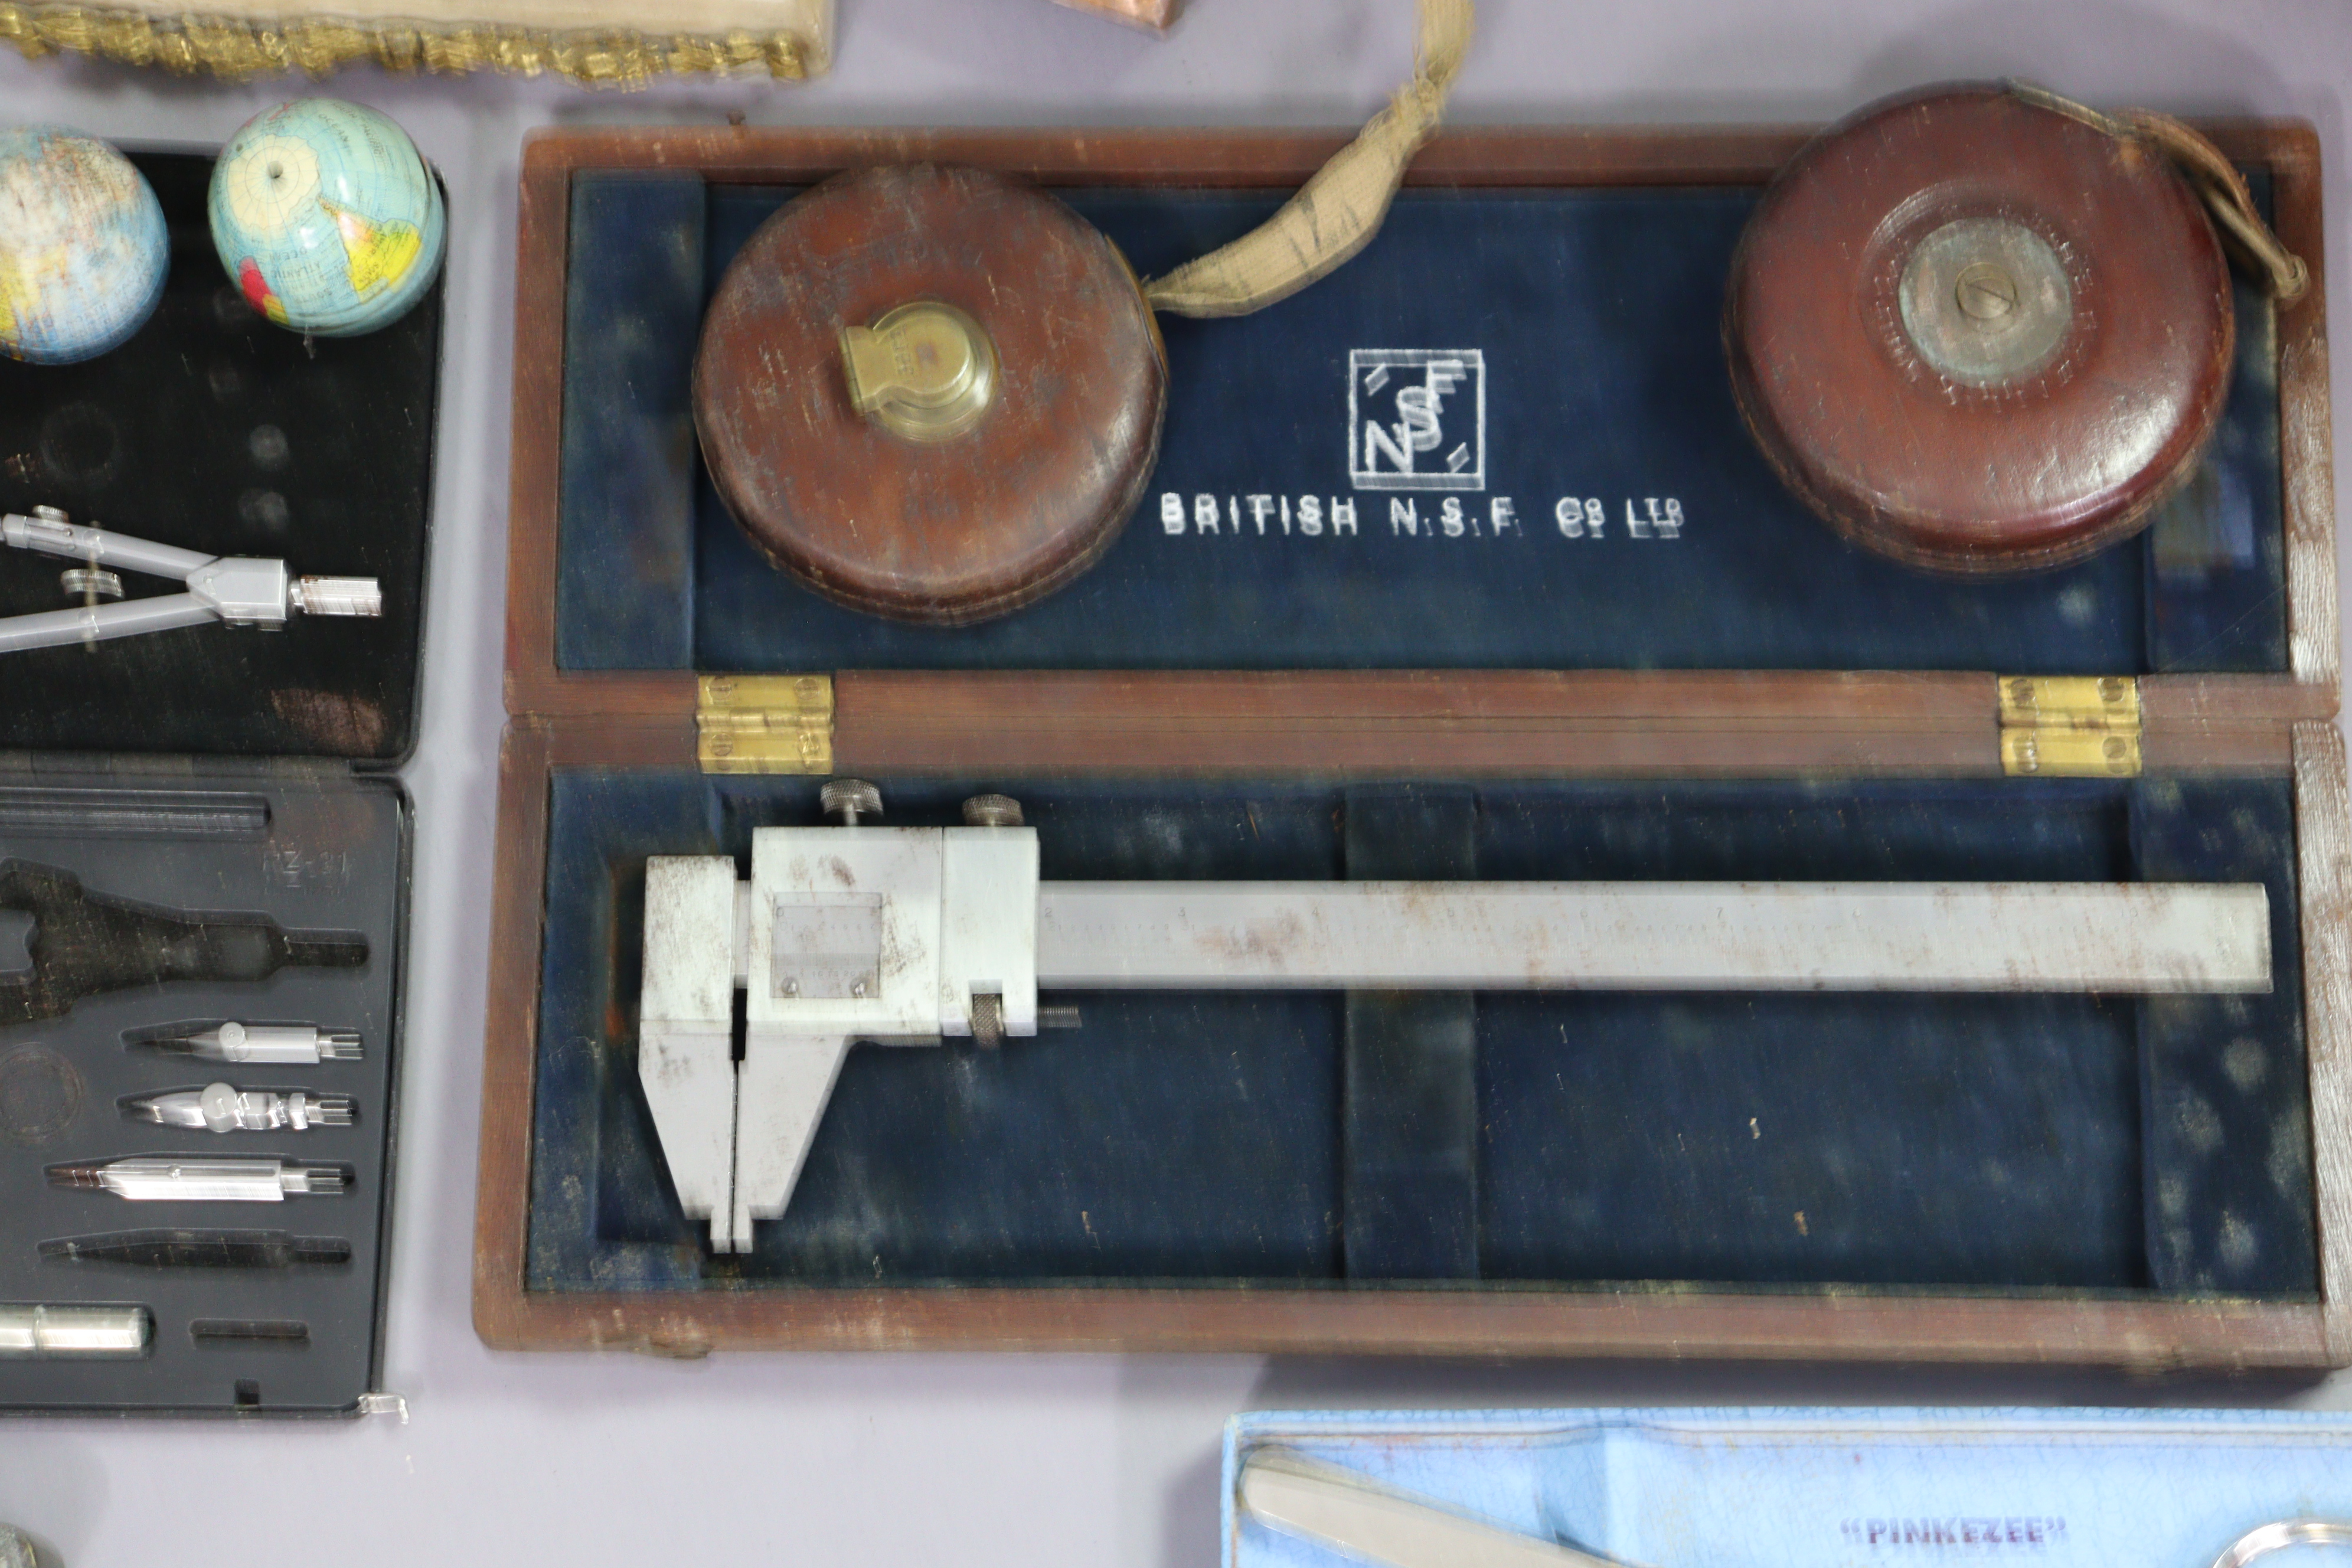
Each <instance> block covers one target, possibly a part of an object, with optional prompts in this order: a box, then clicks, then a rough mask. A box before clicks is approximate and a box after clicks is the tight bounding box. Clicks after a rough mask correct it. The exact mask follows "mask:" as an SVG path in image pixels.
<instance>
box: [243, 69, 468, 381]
mask: <svg viewBox="0 0 2352 1568" xmlns="http://www.w3.org/2000/svg"><path fill="white" fill-rule="evenodd" d="M210 206H211V212H212V226H213V245H214V247H215V248H216V249H217V250H218V251H219V252H220V258H221V265H222V266H223V267H226V268H228V274H229V277H230V278H232V279H235V280H236V286H237V288H238V289H239V290H240V291H241V292H243V294H244V295H245V297H246V300H247V302H248V303H250V304H251V305H252V306H253V308H254V309H255V310H258V311H260V312H261V313H262V314H263V315H265V316H267V317H268V318H269V319H270V320H271V321H275V322H277V323H278V325H279V326H281V327H286V328H289V329H291V330H292V331H298V332H302V333H306V334H314V335H316V336H319V337H327V338H348V337H356V336H358V335H359V334H360V333H362V332H373V331H376V330H377V329H378V328H380V327H388V326H390V325H391V324H392V323H393V322H394V321H398V320H399V319H400V318H401V317H403V316H404V315H406V314H407V313H408V310H409V308H410V307H411V306H413V305H415V303H416V301H417V300H420V299H422V298H423V297H424V294H425V289H429V288H431V287H432V285H433V278H434V274H435V273H436V272H437V271H439V270H440V267H441V250H442V245H443V241H444V239H445V238H446V234H447V231H448V220H447V217H446V214H445V212H444V210H443V207H442V203H441V186H440V184H439V183H438V182H436V180H435V179H434V177H433V172H432V170H430V169H428V168H426V167H425V160H424V158H423V157H421V156H419V155H418V153H417V151H416V145H415V143H414V142H411V141H409V139H408V133H407V132H404V131H403V130H401V128H400V127H399V126H397V125H395V124H394V123H393V122H392V121H390V120H389V119H387V118H385V117H384V116H383V115H381V114H379V113H377V112H376V111H375V110H373V109H365V108H362V107H361V106H360V105H358V104H356V103H342V102H340V101H338V100H334V99H331V98H302V99H297V100H294V101H293V102H291V103H285V104H280V105H279V106H278V107H277V108H276V109H273V110H268V112H267V113H264V114H261V115H259V116H257V117H256V118H255V119H253V120H251V121H247V124H246V126H245V128H244V129H243V130H241V131H239V132H237V133H236V135H235V136H233V137H231V138H229V143H228V145H227V146H226V147H224V148H222V149H221V155H220V161H219V162H218V163H215V164H214V166H213V184H212V196H211V202H210Z"/></svg>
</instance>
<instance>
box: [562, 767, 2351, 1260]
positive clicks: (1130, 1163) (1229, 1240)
mask: <svg viewBox="0 0 2352 1568" xmlns="http://www.w3.org/2000/svg"><path fill="white" fill-rule="evenodd" d="M985 784H986V787H992V788H1007V789H1010V790H1011V791H1012V793H1013V794H1015V795H1017V796H1018V797H1020V798H1021V799H1022V800H1023V802H1024V806H1025V807H1026V810H1027V815H1028V818H1029V820H1030V821H1031V822H1032V823H1033V824H1034V825H1036V826H1037V827H1038V828H1039V832H1040V837H1041V842H1042V846H1043V860H1044V871H1045V876H1047V877H1048V878H1050V879H1115V878H1336V877H1341V876H1345V875H1348V874H1349V872H1350V870H1351V869H1354V870H1356V872H1357V874H1364V871H1363V868H1351V866H1350V864H1349V837H1348V831H1347V829H1348V823H1349V817H1350V813H1351V812H1353V813H1359V814H1360V813H1364V812H1380V813H1384V814H1388V815H1390V816H1393V815H1394V814H1395V813H1396V812H1397V811H1398V810H1400V809H1402V808H1401V807H1400V805H1399V804H1398V802H1397V800H1396V798H1395V797H1396V795H1397V791H1398V789H1399V786H1392V785H1391V786H1381V789H1380V790H1378V791H1353V792H1351V791H1350V790H1349V789H1347V788H1344V787H1339V786H1329V785H1324V784H1311V783H1310V784H1186V785H1183V786H1176V785H1168V784H1129V783H1117V782H1101V783H1089V782H1072V781H1067V780H1062V781H1051V782H1047V781H1039V782H1034V783H1025V782H1024V781H1018V780H990V781H985ZM884 787H885V791H886V795H887V797H888V799H889V802H890V805H891V812H892V816H891V820H893V821H897V822H902V823H917V824H919V823H935V822H947V821H952V820H954V819H955V805H956V803H957V802H958V801H959V800H961V798H962V796H963V795H966V794H969V793H971V792H972V790H973V789H974V788H976V787H980V786H979V785H977V784H965V783H940V782H937V781H909V782H902V783H896V784H893V783H889V782H887V781H885V785H884ZM1432 793H1433V795H1434V796H1436V797H1438V798H1437V806H1438V809H1439V811H1440V813H1441V815H1443V814H1445V813H1452V812H1454V811H1455V810H1456V809H1457V807H1461V808H1464V809H1466V810H1467V812H1468V813H1469V815H1470V816H1471V819H1472V820H1471V821H1470V824H1469V827H1468V845H1469V854H1468V856H1467V858H1466V860H1464V861H1463V863H1462V869H1463V873H1464V874H1475V875H1476V876H1479V877H1486V878H1494V879H1528V878H1627V879H1661V878H1704V879H1713V878H1735V879H1761V878H1799V879H1933V878H1965V879H2092V880H2108V879H2122V880H2132V879H2189V880H2258V881H2261V882H2263V883H2264V884H2266V885H2267V887H2268V889H2269V890H2270V897H2271V904H2272V910H2273V962H2274V965H2275V973H2276V979H2277V984H2276V987H2275V989H2274V990H2273V993H2272V994H2270V995H2268V996H2259V997H2243V998H2221V999H2212V998H2185V999H2178V1000H2174V1001H2168V1002H2163V1003H2136V1002H2133V1001H2130V1000H2124V999H2108V998H2096V997H2056V996H2009V997H2002V996H1972V997H1926V996H1905V995H1869V996H1864V995H1767V994H1754V995H1748V994H1736V995H1721V996H1695V995H1654V994H1605V993H1586V994H1549V995H1482V996H1479V997H1477V998H1475V1004H1474V1007H1473V1012H1474V1016H1475V1047H1474V1049H1473V1051H1472V1052H1471V1053H1470V1054H1469V1056H1468V1057H1466V1058H1464V1060H1465V1070H1466V1071H1469V1072H1471V1073H1473V1074H1475V1097H1476V1098H1475V1104H1476V1108H1477V1115H1476V1121H1475V1151H1474V1152H1475V1161H1476V1170H1475V1182H1473V1183H1471V1184H1468V1185H1463V1184H1460V1183H1459V1181H1458V1180H1457V1179H1456V1177H1454V1176H1451V1175H1449V1177H1448V1178H1447V1184H1446V1185H1445V1187H1444V1192H1443V1193H1442V1194H1439V1197H1438V1199H1437V1200H1436V1201H1434V1202H1433V1203H1432V1204H1429V1205H1420V1206H1419V1207H1418V1208H1417V1209H1416V1210H1415V1211H1414V1212H1412V1213H1399V1212H1398V1211H1397V1209H1396V1207H1395V1205H1394V1204H1393V1203H1391V1199H1392V1198H1393V1197H1394V1195H1395V1194H1396V1193H1398V1192H1405V1193H1406V1194H1407V1195H1408V1196H1410V1193H1409V1188H1407V1187H1403V1186H1400V1184H1397V1183H1396V1182H1394V1181H1393V1180H1391V1177H1393V1175H1394V1173H1395V1172H1396V1171H1397V1170H1398V1169H1400V1168H1401V1166H1402V1163H1409V1162H1410V1160H1411V1159H1412V1156H1413V1150H1412V1148H1411V1147H1410V1143H1411V1140H1410V1138H1409V1137H1403V1138H1402V1141H1400V1140H1399V1139H1398V1138H1396V1137H1392V1136H1391V1134H1398V1133H1400V1131H1402V1132H1403V1133H1409V1132H1410V1131H1411V1128H1412V1120H1411V1119H1410V1118H1405V1119H1399V1118H1393V1117H1392V1118H1389V1119H1387V1120H1386V1121H1384V1122H1383V1123H1382V1126H1383V1127H1384V1128H1385V1129H1386V1131H1384V1132H1383V1133H1382V1136H1383V1137H1387V1138H1389V1139H1390V1141H1389V1142H1385V1143H1382V1144H1381V1145H1379V1146H1377V1147H1372V1148H1370V1150H1369V1154H1370V1158H1369V1159H1368V1158H1367V1157H1366V1154H1367V1151H1366V1150H1365V1149H1363V1148H1360V1149H1358V1150H1357V1151H1356V1152H1355V1153H1354V1154H1353V1155H1352V1156H1351V1153H1350V1150H1349V1146H1348V1143H1347V1136H1346V1135H1345V1134H1343V1129H1344V1128H1347V1127H1349V1126H1350V1125H1351V1124H1356V1125H1360V1124H1361V1123H1362V1121H1363V1118H1362V1117H1361V1116H1360V1115H1359V1114H1357V1112H1359V1111H1360V1110H1361V1109H1362V1108H1361V1107H1360V1106H1353V1105H1351V1103H1350V1100H1349V1096H1350V1093H1351V1092H1356V1093H1360V1092H1362V1087H1361V1086H1362V1079H1360V1077H1358V1078H1356V1079H1354V1080H1353V1081H1354V1084H1355V1088H1354V1089H1353V1090H1352V1091H1351V1088H1350V1082H1351V1080H1350V1075H1349V1073H1348V1072H1347V1071H1346V1070H1345V1064H1346V1063H1347V1061H1348V1059H1349V1052H1350V1050H1353V1049H1360V1048H1361V1046H1362V1043H1363V1039H1364V1036H1363V1035H1362V1033H1361V1029H1360V1026H1359V1027H1358V1028H1357V1029H1356V1030H1355V1031H1354V1032H1353V1035H1352V1043H1351V1030H1350V1026H1349V1018H1348V1014H1349V999H1348V998H1345V997H1342V996H1340V995H1339V994H1305V995H1253V994H1192V993H1182V994H1088V995H1079V996H1071V997H1058V998H1054V1000H1057V1001H1071V1002H1075V1003H1076V1004H1077V1005H1079V1007H1080V1008H1081V1009H1082V1013H1083V1016H1084V1026H1082V1027H1081V1028H1079V1029H1077V1030H1075V1031H1069V1032H1049V1033H1047V1034H1045V1035H1043V1036H1040V1037H1037V1038H1036V1039H1034V1040H1021V1041H1015V1042H1013V1043H1011V1044H1009V1045H1008V1046H1007V1047H1005V1048H1004V1049H1003V1050H1002V1051H998V1052H994V1053H988V1052H979V1051H973V1050H971V1049H968V1048H959V1047H942V1048H940V1049H930V1050H882V1049H873V1048H861V1049H859V1050H856V1051H854V1052H852V1053H851V1057H850V1060H849V1063H848V1066H847V1067H846V1068H845V1070H844V1072H843V1074H842V1078H841V1081H840V1084H839V1086H838V1088H837V1089H835V1094H834V1098H833V1101H832V1104H831V1107H830V1108H829V1110H828V1111H827V1114H826V1117H825V1120H824V1123H823V1126H822V1129H821V1131H820V1132H819V1133H818V1136H817V1138H816V1141H815V1144H814V1149H813V1151H812V1152H811V1155H810V1158H809V1163H808V1166H807V1169H806V1172H805V1173H804V1174H803V1178H802V1181H801V1184H800V1189H799V1191H798V1193H797V1194H796V1195H795V1197H794V1199H793V1205H792V1208H791V1210H790V1212H789V1213H788V1214H787V1215H786V1216H785V1217H784V1218H783V1219H782V1220H781V1221H777V1222H774V1223H770V1224H763V1225H761V1226H760V1227H759V1237H758V1247H757V1249H756V1250H755V1251H754V1252H753V1253H751V1255H749V1256H747V1257H743V1258H728V1259H718V1258H710V1257H709V1256H707V1255H706V1254H705V1253H704V1251H703V1249H702V1247H700V1245H699V1242H698V1236H697V1234H696V1230H697V1227H695V1226H691V1225H689V1224H688V1222H687V1221H686V1220H685V1219H684V1217H683V1215H681V1214H680V1213H679V1211H678V1209H677V1202H676V1198H675V1196H674V1194H672V1192H671V1190H670V1188H669V1184H668V1181H667V1175H666V1173H665V1172H664V1168H663V1165H662V1163H661V1159H660V1154H659V1151H658V1148H657V1145H656V1142H655V1140H654V1138H653V1136H652V1130H651V1125H650V1122H649V1120H648V1117H647V1114H646V1109H645V1104H644V1100H643V1098H642V1096H641V1095H640V1093H639V1092H638V1090H637V1088H636V1081H635V996H636V994H637V987H638V976H637V964H638V956H637V954H638V940H639V936H638V932H639V925H640V922H641V921H642V918H643V917H642V898H643V892H642V885H643V864H644V859H645V857H646V855H648V854H694V853H719V854H733V855H736V856H737V857H739V858H742V857H744V856H746V855H747V854H748V851H749V847H750V836H751V829H752V828H754V827H755V826H761V825H765V824H769V823H797V822H807V821H813V820H814V819H815V811H814V783H813V782H812V781H806V780H792V779H740V780H730V779H719V778H706V777H703V776H701V775H698V774H696V773H667V772H654V773H646V772H608V771H600V770H587V769H583V770H567V771H564V772H562V773H559V774H558V775H557V777H556V779H555V781H554V783H553V785H552V796H551V816H550V822H549V843H550V849H551V854H550V861H549V868H548V899H547V910H546V917H547V927H546V949H545V955H544V968H543V973H542V982H541V986H542V988H541V1034H540V1039H539V1046H538V1050H539V1072H538V1080H537V1100H536V1105H535V1108H534V1119H535V1120H534V1147H533V1158H532V1163H531V1170H532V1176H531V1211H530V1251H529V1263H528V1279H529V1283H530V1288H531V1289H546V1290H556V1289H694V1288H701V1287H709V1288H725V1287H729V1286H748V1285H758V1284H762V1283H768V1284H786V1283H816V1284H837V1285H844V1286H851V1285H870V1284H872V1283H874V1282H876V1281H877V1280H879V1281H884V1282H890V1283H900V1284H904V1283H916V1282H954V1281H969V1282H982V1281H996V1282H1005V1281H1023V1282H1041V1283H1042V1282H1069V1283H1082V1282H1106V1283H1107V1282H1118V1281H1127V1282H1134V1281H1144V1280H1173V1281H1179V1282H1185V1283H1191V1284H1196V1285H1211V1284H1219V1283H1234V1282H1243V1281H1259V1282H1284V1283H1293V1284H1300V1283H1303V1284H1328V1285H1335V1286H1336V1285H1340V1284H1345V1283H1350V1282H1366V1281H1370V1280H1377V1279H1381V1278H1397V1277H1403V1276H1404V1275H1406V1274H1419V1273H1424V1272H1427V1271H1428V1268H1427V1260H1428V1259H1430V1258H1440V1259H1443V1258H1453V1259H1454V1263H1452V1264H1450V1265H1447V1267H1446V1268H1445V1269H1443V1270H1440V1271H1439V1272H1440V1276H1441V1277H1443V1278H1454V1279H1460V1280H1462V1281H1463V1282H1464V1283H1465V1284H1467V1283H1468V1282H1469V1281H1470V1280H1471V1279H1479V1280H1481V1281H1483V1282H1485V1283H1486V1284H1489V1285H1492V1284H1496V1283H1508V1282H1514V1281H1517V1282H1526V1281H1538V1280H1543V1281H1566V1282H1595V1281H1603V1280H1626V1279H1634V1280H1697V1281H1712V1282H1719V1283H1727V1284H1740V1285H1782V1284H1796V1285H1805V1284H1829V1283H1849V1284H1861V1285H1872V1286H1887V1287H1904V1286H1943V1287H1967V1288H1987V1289H2036V1288H2070V1289H2096V1290H2126V1291H2131V1290H2156V1291H2214V1290H2218V1291H2223V1292H2228V1293H2231V1294H2242V1295H2252V1296H2266V1297H2294V1296H2303V1295H2308V1294H2309V1293H2311V1292H2313V1291H2314V1290H2315V1289H2316V1264H2315V1250H2314V1224H2315V1221H2314V1212H2315V1211H2314V1197H2313V1189H2312V1179H2311V1171H2310V1159H2309V1139H2310V1132H2309V1125H2308V1102H2307V1098H2306V1093H2305V1088H2304V1085H2305V1059H2304V1042H2303V1034H2302V1008H2301V1000H2300V998H2301V976H2300V950H2299V945H2298V938H2297V931H2296V928H2295V923H2294V914H2293V911H2294V909H2295V907H2296V905H2295V889H2294V830H2293V819H2292V800H2291V791H2290V786H2289V785H2288V784H2286V783H2285V782H2284V781H2282V780H2275V779H2239V780H2227V781H2200V782H2194V783H2184V782H2179V781H2169V780H2153V779H2152V780H2140V781H2134V782H2128V783H2123V782H2104V781H2102V782H2059V781H2048V782H2028V781H2017V780H2009V781H1997V782H1979V781H1960V782H1941V783H1919V782H1886V783H1867V784H1856V783H1833V784H1832V783H1798V782H1777V783H1766V782H1743V783H1696V782H1690V783H1673V784H1638V783H1632V784H1627V783H1570V782H1550V783H1525V784H1492V785H1480V786H1477V787H1475V789H1474V788H1467V787H1465V786H1461V785H1454V786H1447V787H1446V788H1445V789H1444V790H1442V791H1433V792H1432ZM1457 859H1460V858H1458V857H1457ZM1406 1088H1407V1089H1409V1090H1411V1091H1412V1092H1423V1091H1424V1090H1430V1089H1435V1090H1437V1091H1440V1092H1438V1093H1437V1094H1436V1098H1437V1099H1438V1100H1444V1098H1445V1096H1444V1092H1442V1091H1444V1084H1443V1083H1442V1082H1436V1083H1434V1084H1433V1083H1431V1082H1428V1081H1420V1080H1416V1081H1415V1082H1413V1083H1410V1084H1408V1085H1407V1086H1406ZM1382 1092H1389V1091H1388V1090H1385V1089H1384V1090H1382ZM1452 1136H1453V1133H1452V1131H1450V1130H1449V1128H1447V1127H1438V1128H1435V1129H1433V1137H1435V1138H1436V1139H1437V1140H1438V1142H1437V1143H1435V1144H1433V1145H1432V1148H1433V1150H1434V1151H1435V1152H1438V1153H1441V1154H1444V1155H1445V1156H1446V1157H1447V1158H1448V1159H1451V1158H1452V1154H1451V1150H1452V1147H1453V1145H1452V1144H1451V1143H1449V1142H1446V1141H1447V1140H1449V1139H1451V1138H1452ZM1449 1168H1450V1167H1449ZM1351 1183H1354V1184H1360V1185H1361V1190H1359V1188H1358V1186H1351ZM1375 1188H1378V1189H1379V1190H1377V1191H1376V1190H1375ZM1382 1205H1387V1206H1385V1207H1384V1206H1382ZM1381 1215H1395V1216H1396V1217H1395V1219H1394V1221H1393V1223H1394V1224H1397V1225H1402V1226H1408V1227H1418V1228H1409V1229H1406V1230H1399V1231H1391V1232H1390V1233H1389V1234H1386V1235H1383V1234H1381V1231H1380V1229H1379V1226H1380V1225H1381V1224H1382V1223H1389V1222H1384V1221H1382V1219H1381ZM1433 1215H1438V1216H1444V1215H1453V1216H1454V1218H1453V1219H1452V1221H1451V1222H1450V1223H1452V1224H1454V1225H1455V1226H1461V1227H1471V1226H1475V1235H1469V1236H1465V1235H1462V1234H1455V1235H1453V1236H1451V1237H1446V1236H1443V1235H1437V1234H1433V1232H1432V1229H1431V1217H1432V1216H1433ZM1367 1216H1370V1224H1371V1226H1372V1228H1371V1229H1370V1231H1369V1232H1368V1231H1367V1230H1366V1229H1365V1226H1364V1223H1363V1222H1365V1221H1366V1219H1367ZM1439 1244H1442V1245H1439ZM1351 1261H1352V1262H1353V1263H1354V1267H1352V1268H1351V1267H1350V1264H1351Z"/></svg>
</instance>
